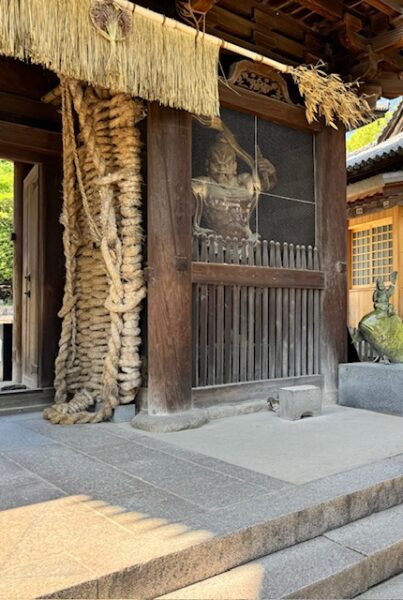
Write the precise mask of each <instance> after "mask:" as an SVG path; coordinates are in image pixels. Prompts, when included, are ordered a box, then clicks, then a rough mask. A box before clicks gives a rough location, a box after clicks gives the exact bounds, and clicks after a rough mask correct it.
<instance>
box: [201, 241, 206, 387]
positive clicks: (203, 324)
mask: <svg viewBox="0 0 403 600" xmlns="http://www.w3.org/2000/svg"><path fill="white" fill-rule="evenodd" d="M200 242H201V243H200V260H201V261H202V262H207V237H206V236H205V235H204V236H202V238H201V241H200ZM207 323H208V286H207V285H201V286H200V382H199V383H200V385H202V386H204V385H207Z"/></svg>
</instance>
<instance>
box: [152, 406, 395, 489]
mask: <svg viewBox="0 0 403 600" xmlns="http://www.w3.org/2000/svg"><path fill="white" fill-rule="evenodd" d="M402 431H403V417H396V416H392V415H385V414H380V413H375V412H371V411H367V410H359V409H355V408H347V407H344V406H337V405H330V406H324V407H323V412H322V415H321V416H319V417H312V418H307V419H302V420H300V421H286V420H283V419H280V418H279V417H278V416H277V415H276V414H275V413H273V412H269V411H266V412H259V413H254V414H251V415H244V416H242V417H230V418H227V419H219V420H217V421H211V422H210V423H208V424H207V425H205V426H204V427H200V429H195V430H194V431H178V432H176V433H169V434H165V435H161V434H147V435H150V436H152V437H153V438H154V439H159V440H163V441H164V442H170V443H172V444H175V445H177V446H180V447H181V448H183V449H184V450H192V451H194V452H200V453H202V454H206V455H207V456H210V457H214V458H215V459H218V460H223V461H227V462H230V463H233V464H235V465H238V466H240V467H245V468H248V469H252V470H253V471H257V472H259V473H262V474H266V475H270V476H271V477H275V478H279V479H284V480H285V481H288V482H289V483H294V484H301V483H306V482H308V481H313V480H315V479H319V478H320V477H327V476H328V475H332V474H333V473H340V472H342V471H347V470H349V469H352V468H354V467H359V466H360V465H365V464H368V463H371V462H373V461H376V460H378V459H380V458H386V457H388V456H394V455H395V454H401V453H403V435H402Z"/></svg>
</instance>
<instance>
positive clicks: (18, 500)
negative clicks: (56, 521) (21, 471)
mask: <svg viewBox="0 0 403 600" xmlns="http://www.w3.org/2000/svg"><path fill="white" fill-rule="evenodd" d="M65 495H66V493H65V492H64V491H63V490H61V489H59V488H57V487H56V486H53V485H51V484H50V483H48V482H46V481H43V480H41V479H39V478H38V479H36V480H35V481H34V480H31V481H30V482H29V483H26V484H22V485H10V483H7V484H1V485H0V510H8V509H10V508H17V507H19V506H27V505H29V504H36V503H38V502H48V501H50V500H56V499H58V498H63V497H64V496H65Z"/></svg>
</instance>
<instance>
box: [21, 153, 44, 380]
mask: <svg viewBox="0 0 403 600" xmlns="http://www.w3.org/2000/svg"><path fill="white" fill-rule="evenodd" d="M34 169H37V171H36V172H37V176H38V188H39V190H38V206H37V211H38V214H37V229H36V231H35V232H34V234H33V235H34V236H35V238H34V244H35V245H36V246H37V250H36V253H37V261H38V262H37V265H36V276H35V281H32V282H31V286H32V284H33V285H34V286H35V288H36V289H35V294H34V301H33V302H32V300H29V303H30V308H29V321H30V322H31V320H32V318H33V319H36V322H37V324H36V332H35V335H36V337H37V340H36V343H35V346H36V348H35V359H36V362H37V373H36V377H35V378H33V379H36V385H35V386H33V387H32V388H31V386H30V385H29V384H28V380H27V379H25V382H24V376H25V377H26V373H25V370H24V363H25V361H22V362H23V364H22V373H21V375H22V377H21V383H22V384H24V383H25V385H26V386H27V387H28V388H30V389H37V388H38V387H40V385H39V384H40V382H41V380H42V377H41V375H42V374H41V360H40V357H41V356H42V349H43V347H42V336H41V335H39V331H40V328H41V324H42V322H41V315H42V305H43V283H44V277H43V271H44V269H43V267H44V253H43V243H41V242H42V240H43V237H42V236H43V223H42V222H43V212H44V211H43V205H44V198H43V174H42V168H41V164H40V163H34V164H33V165H32V166H31V169H30V170H29V171H28V173H27V175H26V176H25V177H24V180H23V198H22V204H23V206H22V212H23V218H22V235H21V236H20V240H19V243H20V244H21V246H22V264H21V267H22V273H21V281H22V286H21V295H20V296H19V301H20V302H21V311H20V312H21V350H22V349H23V347H24V342H26V337H25V335H24V334H26V329H25V327H26V325H25V326H24V321H25V319H26V309H27V299H26V298H24V294H25V291H26V290H25V287H26V283H25V284H24V279H25V277H26V273H24V265H25V262H26V260H27V257H26V253H27V252H28V253H29V252H30V251H31V250H32V247H31V246H30V247H27V246H26V242H27V236H28V230H29V229H31V223H26V222H25V216H26V215H28V214H29V209H28V208H27V204H26V203H27V197H26V194H25V182H26V180H27V178H29V177H31V176H32V175H33V171H34ZM30 201H31V198H30ZM31 216H32V215H31ZM31 286H30V287H31ZM29 329H31V325H29ZM22 356H23V353H22V352H21V357H22ZM24 358H26V355H25V357H24Z"/></svg>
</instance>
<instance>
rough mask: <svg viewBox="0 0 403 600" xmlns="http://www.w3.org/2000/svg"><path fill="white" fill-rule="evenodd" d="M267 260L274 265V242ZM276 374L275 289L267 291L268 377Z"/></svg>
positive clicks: (271, 243)
mask: <svg viewBox="0 0 403 600" xmlns="http://www.w3.org/2000/svg"><path fill="white" fill-rule="evenodd" d="M269 262H270V266H271V267H275V266H276V244H275V242H273V241H271V242H270V255H269ZM275 376H276V290H275V289H274V288H270V291H269V379H273V378H274V377H275Z"/></svg>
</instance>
